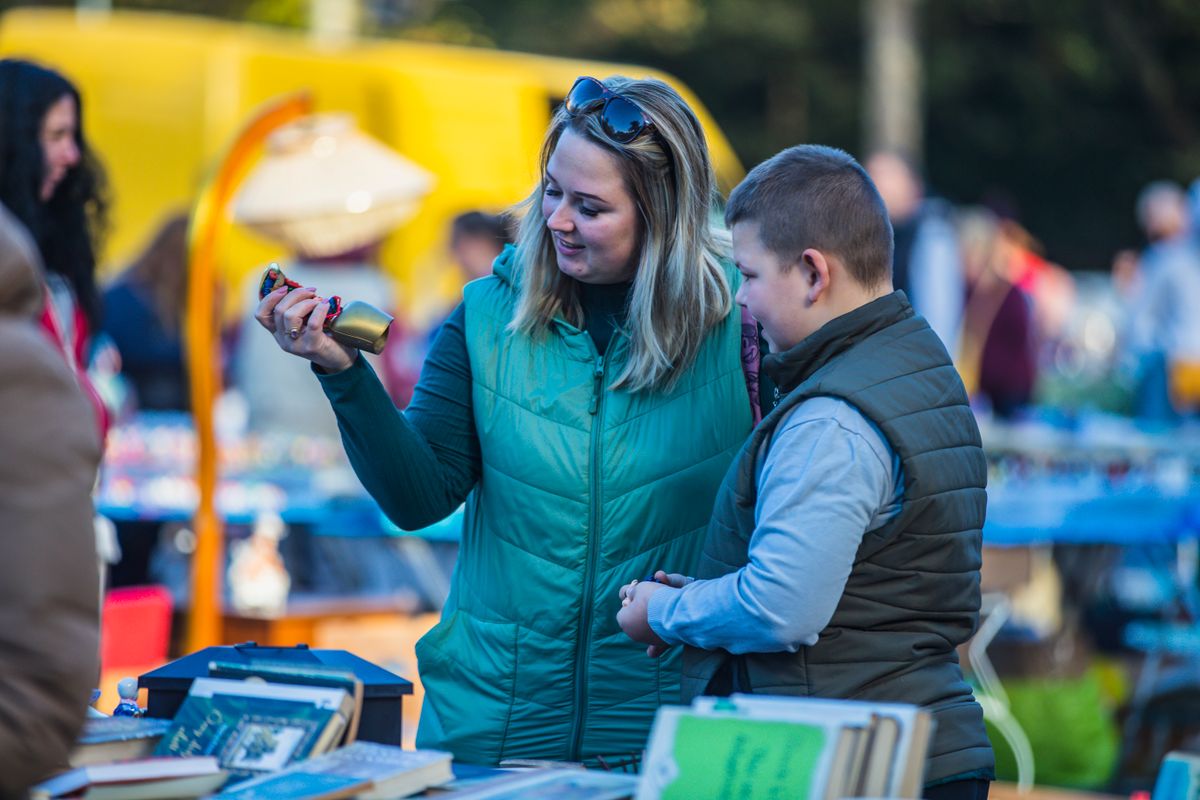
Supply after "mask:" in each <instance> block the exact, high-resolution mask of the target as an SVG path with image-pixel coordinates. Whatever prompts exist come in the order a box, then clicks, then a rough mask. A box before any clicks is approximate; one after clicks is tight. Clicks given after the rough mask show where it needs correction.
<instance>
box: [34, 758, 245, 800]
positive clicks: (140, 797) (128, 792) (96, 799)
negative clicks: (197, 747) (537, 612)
mask: <svg viewBox="0 0 1200 800" xmlns="http://www.w3.org/2000/svg"><path fill="white" fill-rule="evenodd" d="M226 777H227V775H226V773H225V771H224V770H222V769H221V768H220V766H219V765H218V764H217V760H216V759H215V758H213V757H212V756H196V757H193V758H141V759H136V760H133V761H114V762H113V763H111V764H92V765H90V766H86V767H77V768H76V769H72V770H69V771H67V772H64V773H62V774H60V775H56V776H54V777H53V778H51V779H50V780H48V781H45V782H43V783H40V784H38V785H37V786H34V787H33V788H32V789H31V790H30V792H29V795H30V797H32V798H34V800H45V799H46V798H56V797H78V798H84V800H167V799H168V798H181V797H182V798H187V797H200V796H202V795H207V794H209V793H210V792H213V791H216V790H217V789H218V788H220V786H221V784H222V783H224V782H225V780H226Z"/></svg>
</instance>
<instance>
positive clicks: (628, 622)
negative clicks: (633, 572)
mask: <svg viewBox="0 0 1200 800" xmlns="http://www.w3.org/2000/svg"><path fill="white" fill-rule="evenodd" d="M655 577H656V578H657V575H656V576H655ZM673 591H676V590H675V589H674V588H672V587H670V586H667V585H666V584H662V583H653V582H647V581H640V582H639V581H634V582H633V583H630V584H626V585H625V586H622V587H621V610H620V611H618V612H617V624H618V625H620V626H621V630H623V631H625V635H626V636H628V637H629V638H630V639H633V640H634V641H635V642H641V643H642V644H645V645H649V646H648V647H647V648H646V655H648V656H650V657H651V658H658V657H659V656H660V655H662V654H663V653H664V652H666V651H667V649H668V648H669V647H670V645H668V644H667V643H666V642H664V641H663V640H662V639H661V638H659V636H658V634H657V633H655V632H654V629H653V628H651V627H650V622H649V620H648V619H647V617H646V611H647V609H646V607H647V604H648V603H649V602H650V596H651V595H653V594H654V593H655V592H673Z"/></svg>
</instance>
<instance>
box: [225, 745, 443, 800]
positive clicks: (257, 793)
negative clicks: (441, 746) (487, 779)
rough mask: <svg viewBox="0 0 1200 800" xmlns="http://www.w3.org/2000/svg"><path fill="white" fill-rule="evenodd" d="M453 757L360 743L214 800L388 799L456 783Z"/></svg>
mask: <svg viewBox="0 0 1200 800" xmlns="http://www.w3.org/2000/svg"><path fill="white" fill-rule="evenodd" d="M450 761H451V755H450V754H449V753H443V752H440V751H437V750H401V749H400V748H399V747H393V746H392V745H386V744H375V743H373V742H355V743H354V744H351V745H347V746H346V747H343V748H341V749H339V750H334V751H333V752H332V753H327V754H326V755H323V756H318V757H317V758H313V759H309V760H308V761H301V762H297V763H295V764H293V765H292V766H290V767H288V768H286V769H284V770H281V771H279V772H276V773H274V774H272V775H265V776H263V777H260V778H255V779H253V780H249V781H244V782H242V783H239V784H237V785H236V786H234V787H232V788H230V789H227V790H225V791H224V792H222V793H221V794H219V795H217V796H216V798H215V799H214V800H340V799H341V798H347V797H356V798H358V800H386V798H392V797H408V796H409V795H411V794H413V793H415V792H419V791H422V790H424V789H427V788H429V787H430V786H437V785H439V784H443V783H446V782H448V781H451V780H453V779H454V772H453V771H452V770H451V768H450Z"/></svg>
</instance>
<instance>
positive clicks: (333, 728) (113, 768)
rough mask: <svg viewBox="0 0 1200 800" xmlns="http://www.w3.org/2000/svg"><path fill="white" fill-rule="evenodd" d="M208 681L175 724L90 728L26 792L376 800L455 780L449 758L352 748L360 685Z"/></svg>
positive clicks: (224, 675) (257, 673) (339, 675)
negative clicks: (64, 767)
mask: <svg viewBox="0 0 1200 800" xmlns="http://www.w3.org/2000/svg"><path fill="white" fill-rule="evenodd" d="M208 671H209V675H210V677H199V678H195V679H194V680H193V681H192V682H191V685H190V688H189V689H188V692H187V696H186V697H185V698H184V700H183V702H182V704H181V705H180V706H179V709H178V711H177V712H176V713H175V716H174V719H171V720H158V719H150V718H137V719H134V718H128V717H123V718H103V719H96V720H92V721H89V722H88V723H87V727H86V728H85V729H84V731H83V733H82V734H81V736H80V739H79V741H78V744H77V746H76V748H75V750H74V752H73V753H72V755H71V761H72V766H73V767H75V769H72V770H70V771H68V772H64V773H61V774H59V775H56V776H55V777H53V778H51V779H49V780H47V781H45V782H43V783H41V784H39V785H38V786H35V787H33V789H32V793H33V796H35V797H39V798H50V799H52V798H59V797H72V798H76V797H81V798H88V799H89V800H103V798H112V800H171V799H179V798H194V797H200V796H208V795H210V794H212V793H213V792H218V791H220V792H223V793H222V794H220V795H218V796H220V797H222V798H225V797H229V798H238V800H249V798H256V797H263V798H266V797H270V798H285V799H290V800H301V798H303V799H304V800H310V799H311V800H332V798H342V797H364V798H383V797H402V796H405V795H408V794H411V793H413V792H417V791H421V790H423V789H425V788H427V787H429V786H434V785H437V784H440V783H445V782H447V781H449V780H451V779H452V778H453V773H452V772H451V769H450V762H451V756H450V754H449V753H442V752H435V751H403V750H401V749H400V748H399V747H394V746H391V745H384V744H375V743H367V742H356V741H355V739H356V736H357V731H358V725H359V719H360V717H361V716H362V708H363V684H362V681H361V680H359V679H358V678H357V677H356V676H355V675H354V674H353V673H350V672H344V671H340V670H332V669H323V668H316V667H311V666H308V665H306V666H304V667H302V668H297V667H296V666H295V665H292V664H278V663H252V664H226V663H221V662H213V663H211V664H210V665H209V670H208ZM211 676H217V677H211ZM146 756H150V757H146Z"/></svg>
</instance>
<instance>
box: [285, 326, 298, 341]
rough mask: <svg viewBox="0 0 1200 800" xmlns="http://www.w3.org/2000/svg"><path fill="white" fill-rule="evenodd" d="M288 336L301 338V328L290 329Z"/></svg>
mask: <svg viewBox="0 0 1200 800" xmlns="http://www.w3.org/2000/svg"><path fill="white" fill-rule="evenodd" d="M288 338H289V339H299V338H300V329H299V328H292V329H291V330H290V331H288Z"/></svg>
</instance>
